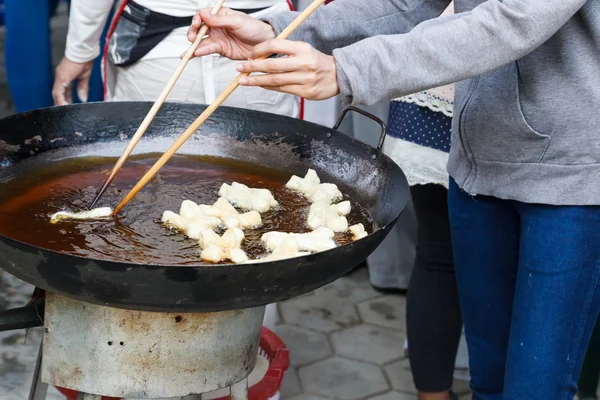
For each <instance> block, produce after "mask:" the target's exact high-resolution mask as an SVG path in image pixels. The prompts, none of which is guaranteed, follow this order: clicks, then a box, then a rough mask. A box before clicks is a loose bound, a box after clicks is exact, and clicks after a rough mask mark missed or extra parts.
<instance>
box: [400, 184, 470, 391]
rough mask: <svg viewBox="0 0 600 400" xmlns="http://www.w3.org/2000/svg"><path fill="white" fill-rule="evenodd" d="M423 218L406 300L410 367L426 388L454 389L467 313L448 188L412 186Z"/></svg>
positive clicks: (421, 387)
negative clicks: (458, 282) (456, 263)
mask: <svg viewBox="0 0 600 400" xmlns="http://www.w3.org/2000/svg"><path fill="white" fill-rule="evenodd" d="M410 192H411V196H412V201H413V204H414V209H415V214H416V217H417V231H418V233H417V254H416V259H415V265H414V268H413V272H412V276H411V280H410V284H409V288H408V298H407V304H406V309H407V310H406V325H407V336H408V347H409V349H408V352H409V359H410V367H411V371H412V374H413V379H414V382H415V387H416V388H417V389H418V390H419V391H421V392H443V391H447V390H450V389H451V388H452V381H453V373H454V364H455V360H456V352H457V350H458V343H459V341H460V334H461V331H462V317H461V312H460V306H459V301H458V292H457V288H456V277H455V274H454V260H453V257H452V239H451V237H450V222H449V220H448V203H447V194H448V192H447V190H446V189H445V188H444V187H443V186H440V185H416V186H413V187H411V189H410Z"/></svg>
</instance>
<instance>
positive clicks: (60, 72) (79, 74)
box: [52, 57, 94, 106]
mask: <svg viewBox="0 0 600 400" xmlns="http://www.w3.org/2000/svg"><path fill="white" fill-rule="evenodd" d="M93 67H94V60H92V61H89V62H85V63H77V62H73V61H71V60H69V59H68V58H66V57H63V59H62V60H61V62H60V64H58V66H57V67H56V75H55V77H54V86H53V87H52V98H53V99H54V105H55V106H65V105H67V104H71V103H72V102H73V96H72V93H73V92H72V86H73V81H74V80H75V79H77V96H79V100H81V101H82V102H84V103H85V102H86V101H87V99H88V94H89V92H90V76H91V75H92V68H93Z"/></svg>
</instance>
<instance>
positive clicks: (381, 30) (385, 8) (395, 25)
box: [265, 0, 451, 54]
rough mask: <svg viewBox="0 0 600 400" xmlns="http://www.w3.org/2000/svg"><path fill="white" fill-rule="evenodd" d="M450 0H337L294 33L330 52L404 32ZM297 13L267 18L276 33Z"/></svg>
mask: <svg viewBox="0 0 600 400" xmlns="http://www.w3.org/2000/svg"><path fill="white" fill-rule="evenodd" d="M450 1H451V0H336V1H334V2H332V3H330V4H327V5H326V6H322V7H320V8H319V9H318V10H316V11H315V12H314V13H313V15H311V16H310V17H309V18H308V19H307V20H306V21H305V22H304V23H303V24H302V25H301V26H300V28H298V29H297V30H296V31H295V32H294V33H293V34H292V35H291V36H290V38H289V39H290V40H298V41H302V42H307V43H310V44H311V45H312V46H313V47H315V48H316V49H318V50H320V51H322V52H324V53H326V54H331V52H332V51H333V49H336V48H339V47H344V46H348V45H350V44H352V43H356V42H358V41H359V40H362V39H364V38H367V37H371V36H375V35H391V34H396V33H405V32H408V31H410V30H411V29H412V28H413V27H415V26H417V25H418V24H420V23H421V22H423V21H425V20H427V19H431V18H435V17H437V16H439V15H440V14H442V12H444V10H445V9H446V7H448V5H449V4H450ZM297 15H298V13H293V12H282V13H278V14H275V15H273V16H271V17H268V18H265V21H266V22H268V23H269V24H271V26H272V27H273V29H274V30H275V32H276V33H277V34H279V32H281V31H282V30H284V29H285V28H286V27H287V26H288V25H289V24H290V22H292V20H293V19H294V18H296V16H297Z"/></svg>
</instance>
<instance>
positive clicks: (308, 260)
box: [0, 102, 408, 312]
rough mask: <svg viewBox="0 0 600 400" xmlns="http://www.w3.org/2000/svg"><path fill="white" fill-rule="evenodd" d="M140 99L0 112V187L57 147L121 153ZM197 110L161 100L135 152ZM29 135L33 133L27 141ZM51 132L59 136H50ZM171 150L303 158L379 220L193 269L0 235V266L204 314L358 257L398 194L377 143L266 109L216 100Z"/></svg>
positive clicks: (295, 165)
mask: <svg viewBox="0 0 600 400" xmlns="http://www.w3.org/2000/svg"><path fill="white" fill-rule="evenodd" d="M150 107H151V104H150V103H143V102H124V103H92V104H85V105H73V106H66V107H55V108H48V109H42V110H36V111H31V112H27V113H22V114H17V115H14V116H11V117H7V118H3V119H0V190H2V181H3V179H4V180H5V179H10V175H11V174H14V173H15V171H18V170H19V168H16V167H15V165H16V164H19V163H29V164H31V166H30V168H44V166H45V165H48V163H51V162H54V161H55V160H57V159H60V158H64V157H78V156H84V155H93V154H98V155H109V156H118V155H120V153H121V152H122V150H123V149H124V147H125V145H126V141H123V140H122V138H120V136H119V135H120V134H123V133H124V134H127V135H128V136H129V137H131V134H132V133H133V132H134V131H135V130H136V128H137V126H138V125H139V123H140V122H141V120H142V119H143V117H144V116H145V114H146V113H147V111H148V109H149V108H150ZM203 109H204V106H201V105H188V104H185V105H184V104H165V105H164V106H163V107H162V110H161V111H160V112H159V114H158V116H157V117H156V119H155V120H154V122H153V123H152V125H151V126H150V128H149V129H148V132H147V133H146V134H145V136H144V138H143V139H142V141H141V142H140V144H139V145H138V147H137V149H136V153H150V152H153V153H155V152H163V151H164V150H165V149H166V148H167V147H168V146H169V145H170V144H171V143H172V142H173V141H174V139H175V137H176V136H177V135H179V134H180V133H181V132H182V131H183V130H184V129H185V128H186V127H187V126H188V125H189V124H190V123H191V122H192V121H193V120H194V119H195V118H196V117H197V116H198V115H199V114H200V113H201V112H202V111H203ZM75 132H77V134H75ZM35 135H40V136H41V140H34V141H33V142H30V141H26V139H30V138H31V137H33V136H35ZM57 138H62V139H61V140H53V139H57ZM27 143H30V144H27ZM179 153H182V154H201V155H214V156H222V157H228V158H233V159H236V160H242V161H246V162H251V163H255V164H259V165H263V166H269V167H274V168H277V169H279V170H282V171H287V172H289V173H290V174H298V175H300V174H304V173H305V172H306V170H307V168H313V169H315V170H316V171H317V172H318V174H319V175H320V176H321V177H322V179H323V180H324V181H327V182H333V183H336V184H337V185H338V186H339V187H340V188H341V190H342V191H343V192H345V193H347V194H349V195H350V196H351V197H352V198H353V199H354V200H356V201H358V202H359V203H360V204H361V205H362V206H364V207H366V208H367V209H368V210H369V212H370V214H371V216H372V217H373V220H374V223H375V224H376V226H377V227H378V228H379V229H378V230H377V231H375V232H374V233H372V234H370V235H369V236H368V237H366V238H364V239H362V240H359V241H356V242H353V243H351V244H348V245H345V246H341V247H338V248H335V249H333V250H330V251H326V252H323V253H318V254H314V255H310V256H306V257H302V258H296V259H290V260H284V261H277V262H271V263H262V264H248V265H207V266H197V267H190V266H155V265H135V264H127V263H116V262H108V261H103V260H97V259H84V258H79V257H76V256H72V255H66V254H60V253H56V252H52V251H49V250H45V249H40V248H36V247H34V246H31V245H28V244H25V243H21V242H18V241H15V240H13V239H11V238H9V237H4V236H0V268H2V269H4V270H6V271H8V272H10V273H11V274H14V275H15V276H17V277H18V278H20V279H22V280H24V281H26V282H29V283H31V284H33V285H35V286H37V287H39V288H42V289H46V290H48V291H51V292H54V293H58V294H61V295H65V296H69V297H72V298H76V299H79V300H82V301H86V302H91V303H96V304H106V305H109V306H114V307H120V308H127V309H139V310H147V311H174V310H179V311H188V312H189V311H196V312H207V311H220V310H227V309H238V308H247V307H253V306H259V305H264V304H268V303H272V302H276V301H281V300H285V299H288V298H291V297H294V296H298V295H301V294H303V293H306V292H309V291H311V290H313V289H315V288H317V287H320V286H322V285H325V284H327V283H329V282H331V281H333V280H335V279H337V278H339V277H340V276H343V275H344V274H346V273H347V272H349V271H350V270H351V269H352V268H354V267H355V266H356V265H358V264H359V263H361V262H362V261H364V260H365V259H366V257H367V256H368V255H369V254H370V253H371V252H372V251H373V250H374V249H375V248H376V247H377V246H378V245H379V244H380V243H381V241H382V240H383V239H384V237H385V236H386V235H387V233H388V232H389V230H390V228H391V226H392V225H393V224H394V223H395V221H396V220H397V218H398V217H399V215H400V213H401V212H402V210H403V208H404V206H405V204H406V201H407V196H408V184H407V181H406V178H405V177H404V175H403V173H402V171H401V170H400V168H399V167H398V166H397V165H396V164H395V163H394V162H393V161H392V160H391V159H389V158H388V157H387V156H385V155H383V154H382V153H380V152H379V151H378V150H376V149H374V148H372V147H369V146H367V145H365V144H362V143H360V142H358V141H356V140H353V139H352V138H350V137H348V136H346V135H344V134H342V133H340V132H338V131H336V130H334V129H328V128H326V127H323V126H319V125H315V124H312V123H309V122H305V121H300V120H296V119H292V118H287V117H282V116H278V115H273V114H269V113H264V112H256V111H248V110H242V109H236V108H229V107H221V108H219V109H218V110H217V112H215V113H214V115H213V116H212V118H211V119H210V120H209V121H207V123H206V124H205V125H204V126H203V127H202V128H201V129H200V131H199V132H197V133H196V134H195V136H194V137H192V138H191V139H190V140H189V141H188V143H186V144H185V145H184V147H182V149H181V150H180V151H179ZM24 160H27V161H24ZM118 179H119V178H118V176H117V180H118ZM133 201H135V199H134V200H133ZM113 206H114V205H113ZM0 223H1V221H0Z"/></svg>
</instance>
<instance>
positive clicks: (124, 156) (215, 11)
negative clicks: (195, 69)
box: [89, 0, 225, 209]
mask: <svg viewBox="0 0 600 400" xmlns="http://www.w3.org/2000/svg"><path fill="white" fill-rule="evenodd" d="M223 3H225V0H217V2H216V3H215V5H214V6H213V8H212V10H210V13H211V14H218V12H219V10H220V9H221V7H222V6H223ZM207 32H208V26H207V25H205V24H203V25H202V27H201V28H200V32H198V36H197V37H196V40H194V42H193V43H192V45H191V46H190V48H189V49H188V50H187V52H186V53H185V55H184V56H183V58H182V59H181V63H179V66H178V67H177V69H176V70H175V72H174V73H173V76H171V79H169V82H167V85H166V86H165V88H164V89H163V91H162V92H161V94H160V96H158V99H157V100H156V102H155V103H154V104H153V105H152V108H151V109H150V111H148V114H146V117H145V118H144V120H143V121H142V123H141V124H140V126H139V128H138V129H137V131H136V132H135V134H134V135H133V137H132V138H131V140H130V141H129V144H128V145H127V147H126V148H125V151H123V154H121V157H119V159H118V160H117V162H116V163H115V166H114V167H113V169H112V171H111V172H110V175H109V177H108V178H107V179H106V182H104V185H102V188H101V189H100V190H99V191H98V193H97V194H96V197H95V198H94V201H92V204H91V205H90V207H89V208H90V209H92V208H94V206H95V205H96V203H97V202H98V200H99V199H100V197H102V195H103V194H104V192H105V191H106V189H107V188H108V186H110V184H111V183H112V181H113V180H114V179H115V177H116V176H117V174H118V173H119V170H120V169H121V167H122V166H123V164H125V161H126V160H127V157H129V155H130V154H131V152H132V151H133V149H134V148H135V146H136V145H137V144H138V142H139V141H140V139H141V138H142V135H143V134H144V133H146V129H148V126H150V123H151V122H152V120H154V117H156V114H157V113H158V110H160V108H161V107H162V105H163V103H164V102H165V100H166V99H167V96H168V95H169V93H171V90H172V89H173V86H175V83H177V80H178V79H179V77H180V76H181V74H182V73H183V70H184V69H185V67H186V66H187V64H188V62H189V61H190V60H191V59H192V57H193V56H194V52H195V51H196V49H197V48H198V46H199V45H200V42H201V41H202V39H203V38H204V36H206V33H207Z"/></svg>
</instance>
